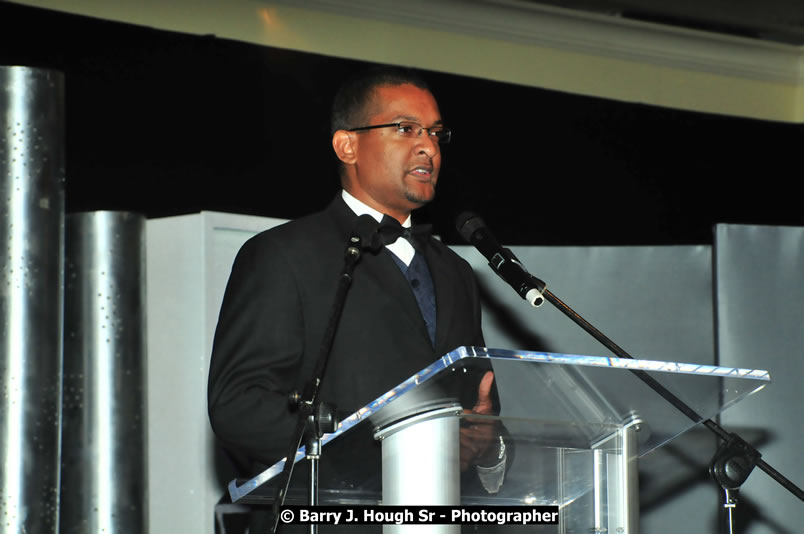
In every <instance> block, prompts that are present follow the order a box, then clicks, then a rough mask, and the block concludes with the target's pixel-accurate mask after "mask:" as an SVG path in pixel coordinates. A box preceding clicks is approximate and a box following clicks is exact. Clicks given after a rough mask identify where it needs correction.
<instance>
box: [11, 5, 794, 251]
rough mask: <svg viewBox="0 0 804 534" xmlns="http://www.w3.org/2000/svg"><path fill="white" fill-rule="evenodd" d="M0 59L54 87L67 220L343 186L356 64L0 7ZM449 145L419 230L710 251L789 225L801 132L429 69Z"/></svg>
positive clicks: (313, 193)
mask: <svg viewBox="0 0 804 534" xmlns="http://www.w3.org/2000/svg"><path fill="white" fill-rule="evenodd" d="M0 65H28V66H36V67H45V68H53V69H58V70H61V71H63V72H64V73H65V79H66V114H67V126H66V128H67V131H66V144H67V146H66V149H67V156H66V157H67V160H66V165H67V172H66V176H67V179H66V184H65V194H66V203H67V210H68V212H77V211H87V210H126V211H133V212H137V213H142V214H145V215H146V216H148V217H160V216H168V215H178V214H184V213H192V212H197V211H200V210H213V211H225V212H235V213H245V214H253V215H262V216H272V217H283V218H294V217H297V216H300V215H303V214H305V213H309V212H311V211H315V210H317V209H320V208H322V207H324V206H325V205H326V204H327V203H328V202H329V200H330V199H331V198H332V197H333V195H334V194H335V193H336V191H337V190H338V187H339V186H338V179H337V176H336V173H335V160H334V156H333V155H332V150H331V147H330V142H329V135H328V124H327V123H328V114H329V105H330V98H331V96H332V94H333V92H334V90H335V88H336V87H337V85H338V83H339V82H340V81H341V79H342V78H343V77H344V76H345V75H346V74H347V73H349V72H351V71H353V70H354V69H356V68H360V67H361V66H363V65H365V64H364V63H361V62H358V61H349V60H343V59H337V58H331V57H326V56H321V55H314V54H307V53H300V52H293V51H287V50H281V49H275V48H268V47H263V46H257V45H251V44H246V43H241V42H236V41H231V40H225V39H218V38H216V37H214V36H193V35H186V34H180V33H174V32H166V31H158V30H153V29H149V28H144V27H140V26H133V25H128V24H121V23H115V22H109V21H102V20H97V19H92V18H88V17H80V16H74V15H66V14H61V13H57V12H52V11H47V10H41V9H36V8H30V7H24V6H18V5H14V4H9V3H0ZM427 75H428V76H427V77H428V79H429V80H430V82H431V85H432V87H433V91H434V93H435V94H436V97H437V98H438V100H439V104H440V106H441V112H442V115H443V117H444V119H445V122H446V123H447V124H449V125H450V126H451V127H452V129H453V131H454V137H453V143H452V144H451V145H449V146H447V147H445V149H444V164H443V168H442V173H441V178H440V181H439V188H438V198H437V199H436V201H435V202H434V203H433V204H431V205H430V206H428V207H426V208H424V209H422V210H419V212H418V214H417V218H418V219H420V220H425V221H429V222H432V223H434V225H435V232H436V233H439V234H441V235H442V236H443V238H444V240H445V241H446V242H448V243H460V242H461V240H460V237H459V236H458V235H457V233H456V232H455V230H454V229H453V220H454V217H455V216H456V215H457V214H458V213H460V212H461V211H464V210H467V209H469V210H473V211H476V212H478V213H479V214H481V215H482V216H483V218H484V219H486V221H487V223H488V224H489V226H490V227H491V228H492V229H493V230H494V231H495V233H496V234H497V236H498V238H499V239H500V240H501V241H503V242H505V243H507V244H511V245H526V244H530V245H595V244H599V245H640V244H692V243H711V242H712V229H713V225H714V224H716V223H719V222H726V223H747V224H770V225H804V196H802V192H804V187H802V185H801V184H802V179H801V171H800V168H799V166H800V157H799V155H800V154H801V150H800V147H801V146H802V142H803V141H804V130H802V128H804V127H803V126H802V125H798V124H785V123H775V122H770V121H759V120H750V119H742V118H732V117H724V116H718V115H712V114H704V113H694V112H686V111H678V110H672V109H665V108H659V107H655V106H646V105H639V104H628V103H621V102H616V101H611V100H605V99H600V98H592V97H584V96H577V95H571V94H567V93H561V92H557V91H548V90H543V89H537V88H531V87H524V86H518V85H514V84H507V83H499V82H491V81H486V80H481V79H476V78H471V77H466V76H456V75H450V74H443V73H427Z"/></svg>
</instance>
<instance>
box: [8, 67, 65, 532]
mask: <svg viewBox="0 0 804 534" xmlns="http://www.w3.org/2000/svg"><path fill="white" fill-rule="evenodd" d="M63 94H64V82H63V76H62V75H61V74H60V73H58V72H53V71H46V70H39V69H32V68H28V67H0V273H2V279H1V280H0V390H1V391H0V393H2V394H1V395H0V534H6V533H8V534H11V533H13V534H18V533H21V532H25V533H27V534H39V533H45V532H47V533H55V532H57V531H58V520H59V454H60V436H61V376H62V375H61V373H62V369H61V364H62V305H63V290H62V285H63V274H62V272H63V263H64V152H63V147H64V119H63V117H64V114H63V101H64V98H63Z"/></svg>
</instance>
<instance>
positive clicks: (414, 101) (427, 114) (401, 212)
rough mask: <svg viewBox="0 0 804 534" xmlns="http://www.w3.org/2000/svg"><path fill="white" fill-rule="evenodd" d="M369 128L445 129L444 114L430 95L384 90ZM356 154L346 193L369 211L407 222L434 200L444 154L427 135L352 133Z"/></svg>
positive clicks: (373, 105)
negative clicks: (391, 125) (402, 125)
mask: <svg viewBox="0 0 804 534" xmlns="http://www.w3.org/2000/svg"><path fill="white" fill-rule="evenodd" d="M367 111H368V112H367V114H366V116H367V117H368V120H367V122H366V124H361V125H359V126H370V125H376V124H389V123H395V122H402V121H410V122H416V123H418V124H420V125H422V126H424V127H425V128H427V127H431V126H436V125H440V124H441V114H440V113H439V111H438V105H437V104H436V101H435V98H433V95H432V94H431V93H430V92H429V91H425V90H423V89H419V88H418V87H416V86H414V85H409V84H405V85H393V86H380V87H378V88H376V89H375V91H374V98H373V99H372V101H371V102H370V103H369V104H368V109H367ZM350 135H351V136H352V139H353V143H354V144H353V146H354V149H355V160H354V166H353V168H352V169H351V170H352V172H347V175H348V178H347V181H346V184H345V186H346V189H347V191H349V193H351V194H352V195H354V196H355V197H356V198H358V199H360V200H361V201H363V202H364V203H366V204H368V205H369V206H371V207H373V208H375V209H377V210H379V211H382V212H384V213H387V214H389V215H391V216H392V217H396V218H398V219H402V220H404V219H405V218H407V216H408V215H409V214H410V212H411V211H412V210H414V209H416V208H418V207H420V206H422V205H424V204H426V203H427V202H430V201H431V200H432V199H433V197H434V196H435V186H436V182H437V181H438V172H439V170H440V169H441V150H440V148H439V146H438V142H437V141H436V140H435V139H434V138H433V137H431V136H430V135H428V132H427V131H423V132H422V134H421V136H415V135H414V136H413V137H408V138H406V137H403V136H401V135H399V134H398V133H397V130H396V129H395V128H377V129H373V130H364V131H360V132H351V133H350Z"/></svg>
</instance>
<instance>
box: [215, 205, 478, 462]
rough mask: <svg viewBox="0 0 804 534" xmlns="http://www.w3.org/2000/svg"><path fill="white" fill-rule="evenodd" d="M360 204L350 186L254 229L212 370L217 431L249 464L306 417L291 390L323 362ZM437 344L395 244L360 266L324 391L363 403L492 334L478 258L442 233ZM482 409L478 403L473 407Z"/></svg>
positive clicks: (280, 448) (238, 266)
mask: <svg viewBox="0 0 804 534" xmlns="http://www.w3.org/2000/svg"><path fill="white" fill-rule="evenodd" d="M356 218H357V217H356V215H355V214H354V213H353V212H352V211H351V209H350V208H349V207H348V206H347V205H346V204H345V203H344V201H343V199H342V198H341V196H340V195H338V197H337V198H336V199H335V200H334V201H333V202H332V203H331V204H330V205H329V207H328V208H327V209H325V210H324V211H322V212H320V213H316V214H314V215H310V216H307V217H304V218H301V219H297V220H294V221H291V222H289V223H286V224H284V225H281V226H279V227H276V228H273V229H271V230H268V231H266V232H263V233H261V234H258V235H257V236H255V237H253V238H251V239H250V240H249V241H248V242H247V243H246V244H245V245H243V247H242V249H241V250H240V252H239V253H238V255H237V258H236V260H235V262H234V266H233V267H232V273H231V276H230V278H229V282H228V285H227V288H226V293H225V296H224V300H223V304H222V307H221V312H220V317H219V320H218V326H217V330H216V332H215V341H214V345H213V353H212V362H211V365H210V374H209V389H208V402H209V415H210V421H211V423H212V427H213V430H214V431H215V433H216V435H217V436H218V438H219V439H220V440H221V441H222V443H223V444H224V446H225V447H226V449H227V450H228V451H229V452H230V453H231V454H232V455H233V456H234V457H235V459H236V460H238V463H241V465H242V466H243V467H247V468H250V469H253V467H254V465H255V463H256V464H263V465H271V464H273V463H274V462H275V461H277V460H278V459H280V458H281V457H283V456H284V455H285V453H286V452H287V447H288V444H289V443H290V440H291V438H292V434H293V431H294V429H295V424H296V416H295V414H293V413H291V412H290V411H289V409H288V400H287V399H288V394H289V392H291V391H293V390H299V391H301V389H302V386H303V385H304V382H305V381H306V380H308V379H309V377H310V375H311V373H312V372H313V367H314V365H315V360H316V359H317V357H318V354H319V351H320V345H321V341H322V338H323V335H324V330H325V328H326V325H327V323H328V320H329V316H330V313H331V307H332V303H333V299H334V296H335V289H336V285H337V281H338V275H339V273H340V272H341V270H342V269H343V263H344V253H345V250H346V248H347V242H348V239H349V237H350V236H351V232H352V230H353V226H354V222H355V220H356ZM423 253H424V255H425V258H426V260H427V263H428V266H429V268H430V272H431V275H432V278H433V283H434V286H435V292H436V306H437V318H436V341H435V346H433V344H432V342H431V341H430V338H429V336H428V334H427V328H426V326H425V323H424V319H423V318H422V315H421V312H420V311H419V307H418V305H417V303H416V298H415V297H414V294H413V291H412V289H411V287H410V285H409V283H408V281H407V280H406V279H405V277H404V275H403V274H402V272H401V271H400V269H399V267H398V266H397V265H396V264H395V262H394V260H393V259H392V257H391V254H392V253H391V252H389V251H388V250H386V249H385V248H384V247H383V248H382V250H380V251H379V252H378V253H376V254H372V253H370V252H368V251H366V252H365V253H364V254H363V257H362V258H361V259H360V262H359V263H358V265H357V266H356V268H355V272H354V278H353V282H352V285H351V288H350V290H349V293H348V295H347V298H346V304H345V306H344V310H343V315H342V318H341V321H340V324H339V327H338V331H337V335H336V338H335V341H334V345H333V349H332V353H331V359H330V362H329V366H328V368H327V371H326V375H325V377H324V380H323V385H322V388H321V400H322V401H326V402H332V403H334V404H336V406H337V407H338V410H339V412H342V413H352V412H354V411H355V410H357V409H358V408H360V407H362V406H364V405H365V404H367V403H368V402H370V401H372V400H374V399H375V398H377V397H379V396H380V395H381V394H383V393H384V392H386V391H388V390H389V389H391V388H392V387H394V386H396V385H397V384H399V383H400V382H402V381H403V380H405V379H406V378H408V377H409V376H411V375H412V374H414V373H415V372H416V371H418V370H420V369H422V368H424V367H426V366H427V365H429V364H431V363H433V361H434V360H435V359H436V358H437V357H440V356H442V355H443V354H445V353H447V352H449V351H451V350H453V349H455V348H456V347H458V346H461V345H478V346H482V345H483V338H482V333H481V329H480V304H479V298H478V292H477V287H476V284H475V280H474V276H473V273H472V270H471V267H470V266H469V265H468V264H467V263H466V262H465V261H464V260H463V259H461V258H460V257H459V256H458V255H457V254H455V253H454V252H452V251H451V250H449V249H448V248H447V247H446V246H444V245H443V244H441V243H440V242H438V241H437V240H435V239H432V238H431V239H429V241H428V242H427V243H426V245H425V246H424V249H423ZM468 407H469V408H471V405H470V406H468Z"/></svg>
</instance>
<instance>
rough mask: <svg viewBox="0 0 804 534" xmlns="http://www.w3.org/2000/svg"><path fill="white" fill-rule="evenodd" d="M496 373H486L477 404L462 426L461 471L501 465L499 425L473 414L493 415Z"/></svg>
mask: <svg viewBox="0 0 804 534" xmlns="http://www.w3.org/2000/svg"><path fill="white" fill-rule="evenodd" d="M493 384H494V373H493V372H491V371H486V374H484V375H483V379H482V380H481V381H480V385H479V386H478V388H477V402H475V405H474V406H473V407H472V409H471V410H464V411H463V413H464V414H467V416H466V417H464V420H463V422H462V423H463V424H462V425H461V439H460V442H461V471H466V469H468V468H469V466H470V465H482V466H493V465H496V464H497V463H499V458H498V454H499V444H500V438H499V424H498V422H497V421H495V420H491V419H485V418H483V419H480V418H478V419H475V418H472V417H471V414H477V415H492V402H491V386H492V385H493Z"/></svg>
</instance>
